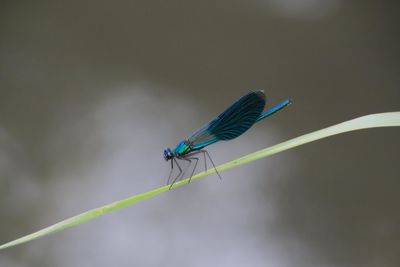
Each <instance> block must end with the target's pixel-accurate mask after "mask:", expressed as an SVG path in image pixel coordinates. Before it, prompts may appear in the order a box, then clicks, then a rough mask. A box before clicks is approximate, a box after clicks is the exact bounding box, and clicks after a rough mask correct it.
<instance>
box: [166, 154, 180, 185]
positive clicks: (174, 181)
mask: <svg viewBox="0 0 400 267" xmlns="http://www.w3.org/2000/svg"><path fill="white" fill-rule="evenodd" d="M173 160H174V161H175V164H176V166H178V169H179V174H178V175H177V176H176V177H175V178H174V180H172V183H171V185H170V187H169V189H171V187H172V186H173V185H174V183H176V180H178V178H179V176H181V174H182V168H181V166H179V164H178V161H177V160H176V159H175V158H173Z"/></svg>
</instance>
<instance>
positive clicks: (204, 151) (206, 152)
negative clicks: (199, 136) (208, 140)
mask: <svg viewBox="0 0 400 267" xmlns="http://www.w3.org/2000/svg"><path fill="white" fill-rule="evenodd" d="M200 151H202V152H203V153H205V154H207V157H208V158H209V159H210V161H211V163H212V165H213V167H214V170H215V172H216V173H217V175H218V177H219V179H221V180H222V177H221V175H220V174H219V172H218V170H217V168H216V167H215V164H214V161H213V160H212V158H211V157H210V154H208V151H207V150H200Z"/></svg>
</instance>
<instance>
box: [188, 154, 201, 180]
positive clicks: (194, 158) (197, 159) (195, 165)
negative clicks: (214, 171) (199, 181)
mask: <svg viewBox="0 0 400 267" xmlns="http://www.w3.org/2000/svg"><path fill="white" fill-rule="evenodd" d="M186 159H187V160H189V161H190V163H192V161H191V159H192V160H195V161H196V162H195V163H194V167H193V170H192V174H190V178H189V182H188V183H190V181H191V180H192V177H193V174H194V171H195V170H196V168H197V163H198V162H199V158H196V157H192V158H186Z"/></svg>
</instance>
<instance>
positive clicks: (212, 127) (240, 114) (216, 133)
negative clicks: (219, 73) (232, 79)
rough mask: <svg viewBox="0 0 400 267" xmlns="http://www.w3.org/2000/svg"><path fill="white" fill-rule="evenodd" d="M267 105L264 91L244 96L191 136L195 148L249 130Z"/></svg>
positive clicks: (227, 138)
mask: <svg viewBox="0 0 400 267" xmlns="http://www.w3.org/2000/svg"><path fill="white" fill-rule="evenodd" d="M264 106H265V95H264V92H263V91H256V92H250V93H248V94H247V95H245V96H242V97H241V98H240V99H239V100H237V101H236V102H235V103H233V104H232V106H230V107H229V108H228V109H226V110H225V111H224V112H222V113H221V114H220V115H219V116H218V117H216V118H215V119H214V120H212V121H211V122H209V123H207V124H206V125H205V126H203V127H202V128H201V129H199V130H198V131H196V132H195V133H194V134H193V135H192V136H190V137H189V139H188V141H189V143H190V144H191V145H192V148H193V149H194V150H198V149H201V148H203V147H206V146H208V145H211V144H213V143H215V142H217V141H219V140H231V139H233V138H236V137H238V136H239V135H241V134H243V133H244V132H245V131H247V130H248V129H249V128H250V127H251V126H252V125H253V124H254V123H255V122H256V121H257V119H258V117H259V116H260V114H261V113H262V111H263V110H264Z"/></svg>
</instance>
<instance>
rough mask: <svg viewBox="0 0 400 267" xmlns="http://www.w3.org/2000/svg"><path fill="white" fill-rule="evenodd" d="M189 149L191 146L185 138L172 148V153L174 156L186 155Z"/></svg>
mask: <svg viewBox="0 0 400 267" xmlns="http://www.w3.org/2000/svg"><path fill="white" fill-rule="evenodd" d="M191 151H192V148H191V146H190V144H189V142H188V141H186V140H182V141H180V142H179V144H178V145H177V146H176V148H175V149H174V154H175V156H178V157H179V156H183V155H186V154H187V153H189V152H191Z"/></svg>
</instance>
